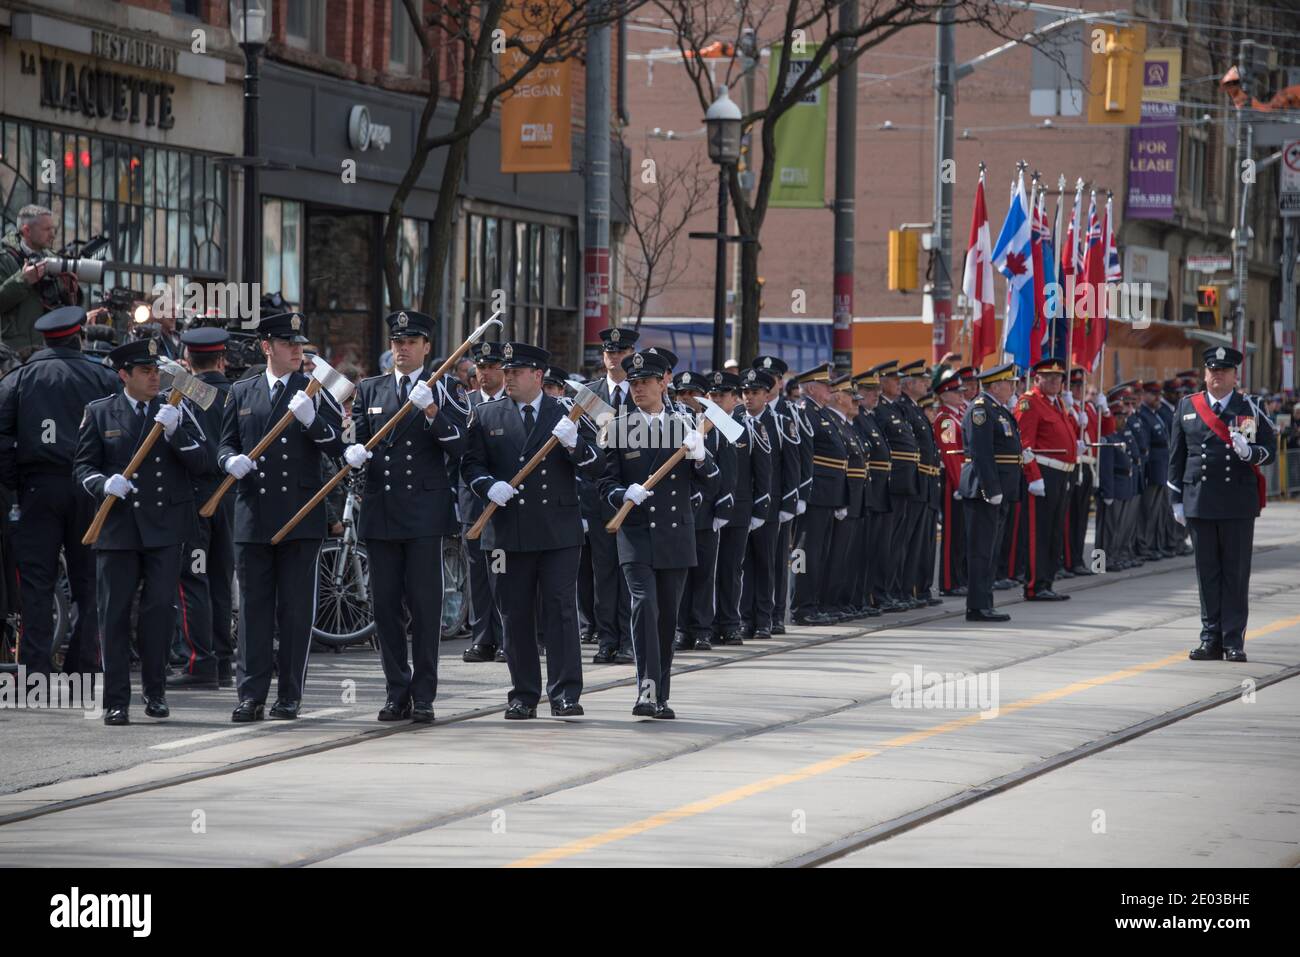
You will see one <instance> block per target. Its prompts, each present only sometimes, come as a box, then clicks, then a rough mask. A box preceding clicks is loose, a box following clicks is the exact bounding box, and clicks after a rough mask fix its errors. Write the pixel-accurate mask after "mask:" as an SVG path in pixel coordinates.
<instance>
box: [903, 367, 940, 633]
mask: <svg viewBox="0 0 1300 957" xmlns="http://www.w3.org/2000/svg"><path fill="white" fill-rule="evenodd" d="M898 372H899V375H900V376H901V377H902V387H903V388H902V394H901V395H900V396H899V399H898V402H897V406H898V408H900V409H901V410H902V411H903V412H904V413H905V414H906V416H907V421H908V423H909V424H910V425H911V426H912V435H913V436H914V437H915V438H916V447H917V452H918V454H919V455H920V458H919V459H918V461H917V466H916V472H917V487H918V490H919V496H918V498H917V500H916V501H917V504H918V506H919V516H918V517H917V519H916V526H915V528H914V530H913V532H912V538H911V540H910V542H909V544H908V545H907V549H906V561H907V571H906V576H907V579H908V581H909V582H910V586H911V587H910V596H911V598H912V604H913V606H914V607H918V608H919V607H921V606H922V605H940V604H943V599H942V598H937V597H935V595H934V594H933V592H932V591H931V588H932V586H933V585H934V555H935V523H936V522H937V521H938V518H939V511H940V509H941V508H942V507H943V479H942V473H943V468H942V464H941V463H940V461H939V449H938V445H937V444H936V443H935V441H934V427H933V426H932V425H931V424H930V420H929V419H928V418H926V416H925V412H924V411H923V410H922V409H921V407H920V406H919V405H918V404H917V400H918V399H920V398H922V397H923V396H924V395H925V394H926V391H927V389H928V388H929V384H928V382H929V375H928V373H927V372H926V368H925V360H924V359H917V360H915V361H913V362H909V363H908V364H907V365H905V366H901V367H900V368H899V370H898ZM895 544H896V545H900V544H901V543H895Z"/></svg>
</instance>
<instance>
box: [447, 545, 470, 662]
mask: <svg viewBox="0 0 1300 957" xmlns="http://www.w3.org/2000/svg"><path fill="white" fill-rule="evenodd" d="M468 581H469V562H468V561H467V560H466V558H465V546H464V544H463V543H462V542H461V540H460V536H459V535H456V536H448V537H447V538H444V539H443V540H442V637H443V638H451V637H453V636H455V635H457V634H459V633H460V631H461V629H463V628H464V627H465V622H466V620H467V619H468V618H469V589H468V588H467V587H466V583H467V582H468Z"/></svg>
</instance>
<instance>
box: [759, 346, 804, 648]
mask: <svg viewBox="0 0 1300 957" xmlns="http://www.w3.org/2000/svg"><path fill="white" fill-rule="evenodd" d="M751 367H752V368H754V369H761V370H762V371H763V372H766V373H767V374H768V375H770V376H771V377H772V389H771V391H770V392H769V393H768V396H767V410H766V411H765V412H764V413H763V416H762V419H763V428H764V429H766V430H767V434H768V436H769V437H770V438H771V439H772V491H771V495H772V510H773V511H774V512H775V513H776V517H777V520H778V523H779V527H778V528H777V530H776V531H777V533H776V555H775V556H774V562H775V564H774V570H775V575H774V579H773V580H774V581H775V583H776V584H775V585H774V586H773V591H774V592H775V595H774V604H773V606H772V634H774V635H784V634H785V618H786V612H787V611H788V609H789V605H790V548H791V545H792V544H793V537H794V526H795V519H796V518H797V517H798V516H799V515H802V514H803V512H804V510H805V509H806V508H807V505H806V504H805V503H803V502H801V501H800V500H799V494H800V487H799V483H800V475H799V470H800V468H801V466H802V461H803V458H802V452H801V450H800V442H799V440H800V429H799V422H798V420H797V419H796V416H797V414H798V413H797V412H796V411H795V409H794V406H793V405H791V403H790V401H789V400H788V399H787V398H786V397H785V388H784V386H785V378H786V373H787V372H789V371H790V367H789V366H787V365H786V364H785V360H783V359H781V358H780V357H779V356H766V355H764V356H758V357H756V358H755V359H754V361H753V363H752V364H751Z"/></svg>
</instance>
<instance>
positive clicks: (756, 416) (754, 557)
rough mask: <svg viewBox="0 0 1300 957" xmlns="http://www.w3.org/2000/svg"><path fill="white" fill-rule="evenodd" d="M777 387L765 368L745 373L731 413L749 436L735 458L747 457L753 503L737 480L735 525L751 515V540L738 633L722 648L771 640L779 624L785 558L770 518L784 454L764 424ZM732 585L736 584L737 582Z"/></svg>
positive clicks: (729, 634)
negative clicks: (780, 567) (738, 403)
mask: <svg viewBox="0 0 1300 957" xmlns="http://www.w3.org/2000/svg"><path fill="white" fill-rule="evenodd" d="M775 384H776V380H775V379H773V378H772V376H771V375H769V374H768V373H766V372H764V371H763V370H762V369H752V368H751V369H746V370H745V373H744V375H743V377H742V378H741V380H740V387H741V397H742V398H743V400H744V408H738V409H736V411H735V412H733V415H734V416H735V417H736V418H738V419H739V420H740V421H741V422H743V423H745V434H744V435H743V436H741V438H740V439H738V440H737V442H736V456H737V458H739V457H741V456H745V457H747V458H748V460H749V461H748V462H747V463H746V468H745V471H747V472H748V473H749V476H750V479H751V484H750V487H749V489H747V490H743V491H744V493H745V494H748V496H749V499H750V501H749V505H748V507H746V506H745V505H744V504H743V503H742V502H741V501H740V500H739V498H740V494H741V493H742V490H741V489H740V488H739V486H740V485H741V484H742V483H743V482H744V481H745V480H744V477H743V475H742V477H741V478H738V479H737V486H738V490H737V502H736V510H735V517H736V519H737V521H736V522H735V525H737V526H740V525H741V523H740V522H739V518H740V517H741V515H742V513H745V512H748V515H749V524H748V532H749V537H748V538H747V539H746V541H745V561H744V568H743V574H742V576H741V579H740V581H739V583H738V584H739V585H740V630H739V631H737V630H736V629H734V628H731V627H729V628H728V629H727V630H725V631H723V632H722V642H723V644H736V645H738V644H740V643H741V642H743V641H744V639H745V638H756V639H759V640H762V639H766V638H771V637H772V628H773V626H774V625H775V622H776V617H775V616H776V582H777V575H776V566H777V564H778V563H779V562H781V561H782V558H781V556H779V555H778V554H777V547H778V544H779V541H780V523H779V521H778V520H777V519H776V517H775V516H774V515H773V514H772V513H773V511H774V509H775V505H774V499H773V491H772V490H773V488H774V487H775V485H776V482H775V480H774V479H773V472H775V471H776V469H777V468H779V467H780V463H779V462H778V461H776V456H778V455H779V454H780V451H779V450H778V449H777V448H775V447H774V446H773V444H772V443H773V442H774V441H775V438H774V435H773V433H774V431H775V429H773V430H769V429H768V427H767V424H766V423H767V422H771V421H773V418H774V416H773V413H772V411H771V409H769V408H768V406H767V397H768V395H770V394H771V391H772V387H773V386H774V385H775ZM733 584H737V583H736V582H735V581H734V580H733Z"/></svg>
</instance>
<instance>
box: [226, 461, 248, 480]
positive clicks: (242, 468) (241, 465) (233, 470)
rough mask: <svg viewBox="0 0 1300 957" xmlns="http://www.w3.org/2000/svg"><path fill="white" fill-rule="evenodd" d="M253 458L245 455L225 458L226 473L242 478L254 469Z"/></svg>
mask: <svg viewBox="0 0 1300 957" xmlns="http://www.w3.org/2000/svg"><path fill="white" fill-rule="evenodd" d="M254 467H255V466H254V465H253V460H252V459H250V458H249V457H248V456H247V455H232V456H231V457H230V458H228V459H226V474H227V475H233V476H234V477H235V479H236V480H238V479H242V478H243V477H244V476H245V475H247V474H248V473H249V472H251V471H253V469H254Z"/></svg>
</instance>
